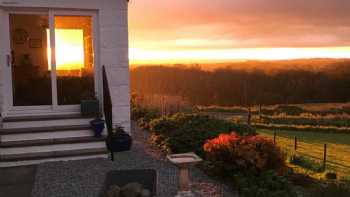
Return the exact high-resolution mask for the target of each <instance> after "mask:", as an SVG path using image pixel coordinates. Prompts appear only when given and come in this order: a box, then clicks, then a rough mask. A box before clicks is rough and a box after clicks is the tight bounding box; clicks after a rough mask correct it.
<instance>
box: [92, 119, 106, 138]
mask: <svg viewBox="0 0 350 197" xmlns="http://www.w3.org/2000/svg"><path fill="white" fill-rule="evenodd" d="M90 125H91V127H92V129H93V130H94V133H95V137H101V136H102V132H103V130H104V128H105V121H104V120H102V119H95V120H91V121H90Z"/></svg>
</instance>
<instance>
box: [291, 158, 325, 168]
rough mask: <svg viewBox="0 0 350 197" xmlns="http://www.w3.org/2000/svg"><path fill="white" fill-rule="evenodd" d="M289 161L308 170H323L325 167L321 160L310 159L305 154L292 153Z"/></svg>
mask: <svg viewBox="0 0 350 197" xmlns="http://www.w3.org/2000/svg"><path fill="white" fill-rule="evenodd" d="M289 162H290V163H291V164H294V165H297V166H300V167H303V168H305V169H308V170H312V171H314V172H323V171H324V167H323V165H322V164H321V163H320V162H316V161H314V160H312V159H309V158H308V157H305V156H303V155H296V154H294V155H292V156H291V157H290V158H289Z"/></svg>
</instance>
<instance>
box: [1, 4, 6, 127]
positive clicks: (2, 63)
mask: <svg viewBox="0 0 350 197" xmlns="http://www.w3.org/2000/svg"><path fill="white" fill-rule="evenodd" d="M3 15H4V14H3V10H2V9H0V24H4V22H3V20H4V16H3ZM3 43H5V41H4V35H3V34H2V35H0V115H1V113H2V109H3V101H4V99H3V98H4V95H3V94H4V91H3V84H4V76H3V74H4V72H3V66H5V64H6V55H5V51H4V47H1V45H2V44H3ZM0 124H1V120H0Z"/></svg>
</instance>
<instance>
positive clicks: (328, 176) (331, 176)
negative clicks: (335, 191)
mask: <svg viewBox="0 0 350 197" xmlns="http://www.w3.org/2000/svg"><path fill="white" fill-rule="evenodd" d="M324 177H325V178H326V179H328V180H336V179H337V173H335V172H326V173H325V175H324Z"/></svg>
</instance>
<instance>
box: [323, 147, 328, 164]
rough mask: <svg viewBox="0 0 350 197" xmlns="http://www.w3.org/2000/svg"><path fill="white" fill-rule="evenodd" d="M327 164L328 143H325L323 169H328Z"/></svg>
mask: <svg viewBox="0 0 350 197" xmlns="http://www.w3.org/2000/svg"><path fill="white" fill-rule="evenodd" d="M326 164H327V144H324V150H323V169H324V170H326Z"/></svg>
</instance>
